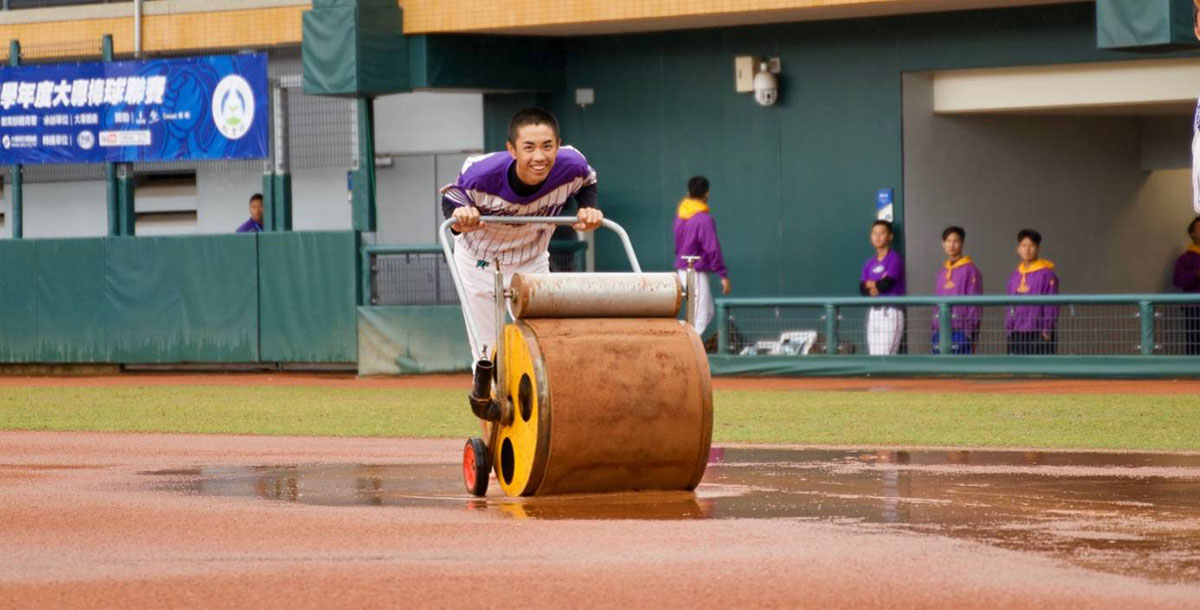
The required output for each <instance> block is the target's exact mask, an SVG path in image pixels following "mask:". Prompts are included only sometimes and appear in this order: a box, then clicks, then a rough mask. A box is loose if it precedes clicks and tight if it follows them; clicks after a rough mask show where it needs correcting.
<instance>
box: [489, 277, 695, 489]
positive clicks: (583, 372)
mask: <svg viewBox="0 0 1200 610" xmlns="http://www.w3.org/2000/svg"><path fill="white" fill-rule="evenodd" d="M567 275H570V274H555V275H554V276H551V275H525V276H521V275H516V276H514V278H513V281H512V286H513V299H514V306H513V310H514V315H515V316H516V317H517V318H518V319H517V321H516V322H514V323H513V324H509V325H508V326H507V327H506V328H505V360H504V364H505V370H506V372H505V377H506V378H507V379H508V388H507V395H508V396H510V397H511V400H512V417H511V422H508V423H503V422H502V423H501V424H500V425H499V428H498V430H497V431H496V436H495V440H494V442H493V443H492V448H491V449H492V452H493V460H494V462H493V463H494V465H495V470H496V477H497V479H498V480H499V482H500V486H501V487H502V488H503V490H504V492H505V493H506V494H508V495H509V496H532V495H550V494H565V493H593V492H615V491H633V490H692V489H695V487H696V485H698V484H699V483H700V479H701V477H703V476H704V470H705V467H706V466H707V462H708V451H709V445H710V443H711V440H712V381H711V377H710V373H709V368H708V359H707V357H706V355H705V352H704V346H703V345H702V344H701V342H700V338H699V337H698V336H697V335H696V333H695V331H693V330H692V329H691V328H690V327H687V326H685V325H683V324H680V323H679V321H678V320H676V319H675V315H676V313H677V312H678V311H679V305H680V293H681V291H680V289H679V280H678V278H677V277H676V276H675V274H665V273H664V274H636V275H635V274H612V275H613V276H614V277H607V278H604V279H602V280H600V281H599V282H596V278H597V276H598V275H601V274H587V275H586V276H583V277H577V278H564V276H567ZM580 275H582V274H580ZM618 275H620V276H624V277H615V276H618ZM598 286H599V287H601V288H603V289H600V288H597V287H598ZM580 295H586V297H584V298H581V296H580ZM605 303H610V304H611V306H605ZM631 303H632V305H631ZM581 309H586V311H587V314H588V315H589V316H592V317H578V315H577V314H579V313H580V310H581ZM614 311H618V312H620V313H621V314H622V315H624V314H633V315H634V316H635V317H599V316H603V315H607V314H612V313H613V312H614ZM533 312H536V313H538V314H539V316H541V317H533V316H532V315H531V314H532V313H533ZM651 315H653V316H656V317H649V316H651Z"/></svg>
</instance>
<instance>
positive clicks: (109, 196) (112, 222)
mask: <svg viewBox="0 0 1200 610" xmlns="http://www.w3.org/2000/svg"><path fill="white" fill-rule="evenodd" d="M100 59H101V60H102V61H105V62H110V61H112V60H113V38H112V34H105V35H104V36H102V37H101V38H100ZM104 197H105V200H106V201H107V202H108V235H109V236H110V237H111V236H116V235H120V234H121V207H120V202H119V201H118V197H119V195H118V191H117V164H116V163H111V162H109V163H105V164H104Z"/></svg>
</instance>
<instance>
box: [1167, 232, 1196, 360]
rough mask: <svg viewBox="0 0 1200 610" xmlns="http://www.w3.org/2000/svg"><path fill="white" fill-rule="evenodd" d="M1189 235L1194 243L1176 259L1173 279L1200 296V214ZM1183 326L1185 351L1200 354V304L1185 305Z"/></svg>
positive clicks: (1181, 286)
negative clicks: (1185, 343)
mask: <svg viewBox="0 0 1200 610" xmlns="http://www.w3.org/2000/svg"><path fill="white" fill-rule="evenodd" d="M1188 237H1191V238H1192V244H1191V245H1190V246H1188V247H1187V250H1184V251H1183V254H1180V255H1179V258H1178V259H1176V260H1175V273H1174V275H1173V277H1172V280H1173V281H1174V283H1175V287H1176V288H1178V289H1180V290H1182V291H1183V292H1186V293H1190V294H1195V295H1197V297H1200V216H1197V217H1196V218H1195V219H1193V220H1192V222H1191V224H1189V225H1188ZM1183 328H1184V333H1185V334H1184V336H1185V340H1186V342H1187V345H1186V347H1185V348H1184V349H1185V353H1186V354H1187V355H1189V356H1200V304H1198V305H1184V306H1183Z"/></svg>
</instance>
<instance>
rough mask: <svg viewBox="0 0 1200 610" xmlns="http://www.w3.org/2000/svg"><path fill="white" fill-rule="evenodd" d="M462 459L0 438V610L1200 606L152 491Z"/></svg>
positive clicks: (538, 524)
mask: <svg viewBox="0 0 1200 610" xmlns="http://www.w3.org/2000/svg"><path fill="white" fill-rule="evenodd" d="M460 449H461V445H460V443H459V441H418V440H396V439H330V438H319V439H314V438H278V437H275V438H264V437H245V436H239V437H227V436H187V435H159V434H133V435H130V434H85V433H39V432H0V608H66V609H72V608H98V607H108V608H141V607H171V608H223V607H254V608H289V609H291V608H364V607H406V608H407V607H464V608H466V607H472V608H481V607H496V606H499V605H502V604H503V605H514V606H520V607H527V608H562V607H597V606H604V607H611V606H618V607H631V608H633V607H652V608H696V607H781V608H796V607H814V608H829V607H837V608H929V607H955V608H1097V607H1105V608H1147V607H1163V608H1186V607H1193V608H1194V607H1197V606H1198V605H1200V587H1198V586H1195V585H1186V584H1165V583H1159V582H1151V581H1147V580H1139V579H1135V578H1131V577H1125V576H1116V575H1112V574H1104V573H1100V572H1092V571H1088V570H1085V569H1081V568H1076V567H1071V566H1069V565H1067V564H1064V563H1060V562H1058V561H1055V560H1053V559H1049V558H1045V557H1041V556H1036V555H1032V554H1025V553H1020V552H1014V551H1004V550H999V549H996V548H993V547H989V546H984V545H980V544H976V543H972V542H967V541H961V540H952V539H949V538H943V537H940V536H930V535H919V534H906V533H902V532H896V531H894V530H884V529H880V528H872V527H870V526H864V525H854V524H840V523H829V522H816V521H806V520H793V519H775V520H756V519H732V520H721V521H705V520H690V521H604V520H585V521H579V520H565V521H537V520H512V519H508V518H498V517H497V516H496V515H495V514H481V513H478V512H475V511H470V510H467V509H466V502H465V498H464V504H463V506H462V508H458V507H442V508H400V507H375V506H346V507H342V506H313V505H305V504H298V503H286V502H276V501H267V500H261V499H256V498H238V497H212V496H204V495H187V494H182V493H171V492H166V491H162V490H156V489H153V488H152V487H151V486H150V484H149V483H148V481H149V480H150V479H151V478H152V477H149V476H148V475H146V474H143V473H145V472H147V471H160V470H165V469H187V468H192V467H196V466H202V465H203V466H220V465H241V466H249V465H285V464H313V463H321V464H352V463H370V464H404V463H414V464H417V463H443V462H444V463H453V462H454V461H456V460H457V459H458V456H459V451H460Z"/></svg>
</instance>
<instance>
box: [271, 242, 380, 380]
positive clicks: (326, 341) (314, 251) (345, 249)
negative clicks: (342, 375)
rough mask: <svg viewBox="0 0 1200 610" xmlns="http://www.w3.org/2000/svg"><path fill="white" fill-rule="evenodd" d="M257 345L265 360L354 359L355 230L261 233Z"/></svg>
mask: <svg viewBox="0 0 1200 610" xmlns="http://www.w3.org/2000/svg"><path fill="white" fill-rule="evenodd" d="M258 256H259V276H258V277H259V280H258V281H259V299H260V301H259V307H260V309H259V348H260V356H261V358H262V360H264V361H267V362H354V360H355V358H356V356H357V346H356V337H357V328H356V314H355V307H356V303H355V300H356V295H355V290H356V289H357V287H356V284H357V282H356V281H355V279H356V275H355V260H356V258H357V249H356V242H355V237H354V233H352V232H349V231H346V232H311V233H260V234H259V236H258Z"/></svg>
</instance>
